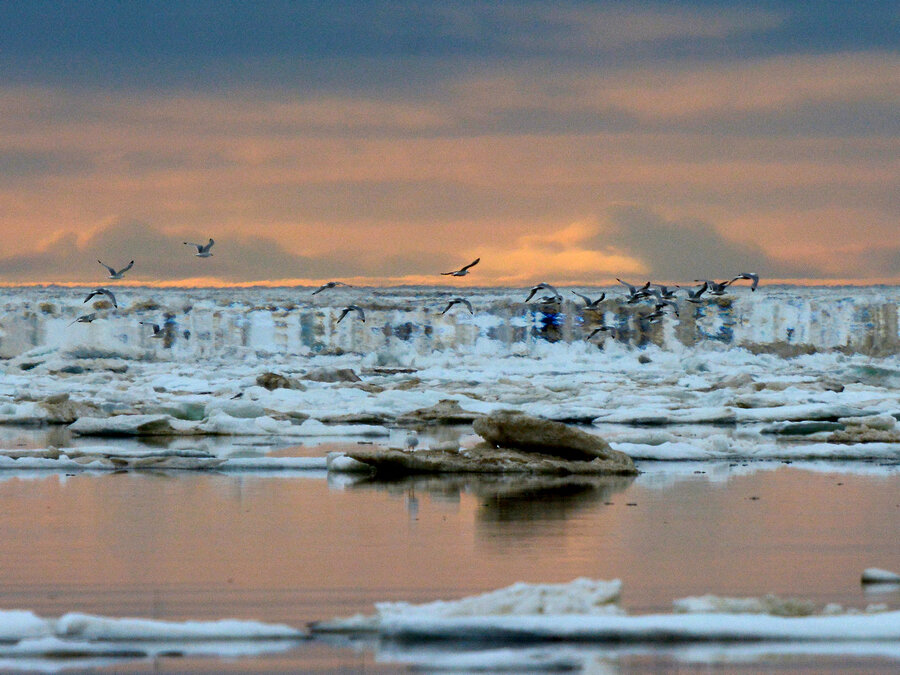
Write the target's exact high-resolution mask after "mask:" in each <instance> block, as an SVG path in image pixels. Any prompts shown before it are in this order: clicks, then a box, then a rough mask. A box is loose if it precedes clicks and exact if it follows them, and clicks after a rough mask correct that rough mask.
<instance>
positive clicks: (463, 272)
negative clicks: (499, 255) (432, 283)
mask: <svg viewBox="0 0 900 675" xmlns="http://www.w3.org/2000/svg"><path fill="white" fill-rule="evenodd" d="M479 262H481V258H475V260H473V261H472V262H470V263H469V264H468V265H466V266H465V267H460V268H459V269H458V270H454V271H452V272H441V275H442V276H447V275H448V274H449V275H450V276H451V277H464V276H466V275H467V274H468V273H469V268H470V267H475V265H477V264H478V263H479Z"/></svg>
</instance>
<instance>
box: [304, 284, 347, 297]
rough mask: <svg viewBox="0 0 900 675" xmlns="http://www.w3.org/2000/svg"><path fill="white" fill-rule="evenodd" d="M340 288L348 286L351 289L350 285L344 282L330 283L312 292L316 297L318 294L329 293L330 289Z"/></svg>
mask: <svg viewBox="0 0 900 675" xmlns="http://www.w3.org/2000/svg"><path fill="white" fill-rule="evenodd" d="M338 286H347V287H348V288H349V287H351V286H350V284H345V283H344V282H343V281H329V282H328V283H324V284H322V285H321V286H319V287H318V288H317V289H316V290H314V291H313V292H312V294H313V295H315V294H316V293H321V292H322V291H327V290H328V289H329V288H337V287H338Z"/></svg>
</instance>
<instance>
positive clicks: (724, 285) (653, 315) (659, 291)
mask: <svg viewBox="0 0 900 675" xmlns="http://www.w3.org/2000/svg"><path fill="white" fill-rule="evenodd" d="M184 244H185V245H186V246H193V247H195V248H196V249H197V252H196V253H195V254H194V255H195V256H196V257H198V258H209V257H210V256H212V252H211V249H212V247H213V244H215V241H214V240H213V239H210V240H209V241H208V242H207V243H205V244H197V243H194V242H190V241H186V242H184ZM97 262H98V263H100V264H101V265H103V267H105V268H106V269H107V271H108V272H109V274H108V278H109V279H113V280H118V279H122V278H123V277H124V275H125V273H126V272H127V271H128V270H130V269H131V268H132V267H133V266H134V260H132V261H131V262H129V263H128V264H127V265H126V266H125V267H123V268H121V269H118V270H117V269H115V268H114V267H110V266H109V265H107V264H106V263H104V262H103V261H101V260H98V261H97ZM479 262H481V258H475V260H473V261H472V262H470V263H469V264H468V265H464V266H463V267H460V268H459V269H457V270H453V271H451V272H441V275H442V276H453V277H464V276H466V275H467V274H468V273H469V270H470V269H471V268H472V267H474V266H475V265H477V264H478V263H479ZM740 280H747V281H750V282H751V284H750V290H751V291H755V290H756V288H757V286H758V285H759V275H758V274H756V273H753V272H742V273H740V274H739V275H737V276H736V277H734V278H733V279H729V280H727V281H713V280H711V279H695V280H694V281H695V283H697V284H699V285H698V286H696V287H694V288H682V287H681V286H678V285H676V286H675V288H676V289H678V290H684V291H685V292H686V293H687V298H686V299H687V301H688V302H691V303H694V304H700V303H703V302H705V301H706V299H705V298H703V297H702V296H703V295H704V294H707V293H708V294H709V295H711V296H721V295H724V294H725V293H726V291H727V289H728V286H730V285H731V284H733V283H735V282H736V281H740ZM616 281H618V282H619V283H620V284H622V285H623V286H625V287H626V288H627V289H628V294H627V295H626V296H625V303H626V304H629V305H633V304H636V303H639V302H643V301H645V300H649V301H651V302H653V301H655V304H654V307H653V310H652V311H650V312H649V313H647V314H640V315H638V319H639V320H640V322H641V323H644V322H646V323H654V322H656V321H659V320H660V319H662V318H663V317H664V316H665V310H666V309H667V308H671V309H672V311H673V312H674V314H675V315H676V316H678V304H677V303H676V302H675V298H676V295H675V294H676V292H677V291H676V290H675V289H670V288H669V287H668V286H665V285H663V284H656V283H652V282H650V281H647V282H646V283H644V285H643V286H632V285H631V284H629V283H628V282H626V281H622V280H621V279H618V278H617V279H616ZM340 286H343V287H348V288H350V287H352V286H351V285H350V284H347V283H344V282H343V281H329V282H327V283H324V284H322V285H321V286H319V287H318V288H317V289H316V290H314V291H313V292H312V295H317V294H319V293H321V292H322V291H327V290H329V289H332V288H337V287H340ZM540 291H544V292H547V293H550V295H543V296H541V297H540V298H539V302H540V303H541V304H542V305H559V304H561V303H562V301H563V297H562V295H561V294H560V293H559V291H557V290H556V288H554V287H553V286H551V285H550V284H548V283H545V282H541V283H539V284H537V285H536V286H532V288H531V291H530V292H529V293H528V297H526V298H525V302H526V303H527V302H529V301H530V300H531V299H532V298H533V297H534V296H535V295H537V294H538V293H539V292H540ZM572 293H574V294H575V295H577V296H578V297H579V298H581V300H582V301H583V302H584V309H587V310H599V309H600V303H601V302H603V301H604V300H605V299H606V293H601V294H600V296H599V297H598V298H594V299H591V298H590V297H588V296H586V295H584V294H582V293H578V292H577V291H572ZM98 295H103V296H106V297H107V298H109V301H110V302H111V303H112V305H113V307H115V308H117V309H118V307H119V305H118V303H117V302H116V296H115V295H114V294H113V292H112V291H111V290H109V289H108V288H95V289H94V290H92V291H91V292H90V293H88V295H87V297H86V298H85V299H84V302H87V301H88V300H90V299H91V298H94V297H96V296H98ZM454 305H462V306H464V307H465V308H466V309H468V310H469V313H470V314H474V313H475V310H474V309H473V308H472V303H471V302H469V301H468V300H467V299H466V298H463V297H455V298H452V299H451V300H450V301H449V302H448V303H447V306H446V307H445V308H444V310H443V311H442V312H441V314H446V313H447V312H448V311H449V310H450V309H451V308H452V307H453V306H454ZM351 313H355V314H356V316H357V318H358V319H359V320H360V321H362V322H365V320H366V313H365V310H364V309H363V308H362V307H360V306H359V305H356V304H352V305H347V306H346V307H344V308H343V309H342V310H341V314H340V316H339V317H338V320H337V322H336V323H340V322H341V321H343V320H344V318H345V317H346V316H347V315H349V314H351ZM96 318H97V314H96V312H92V313H90V314H84V315H82V316H79V317H78V318H77V319H75V320H74V321H73V322H72V324H74V323H91V322H92V321H93V320H94V319H96ZM139 323H141V324H143V325H148V326H151V327H152V328H153V335H152V336H151V337H154V338H162V337H164V336H165V330H164V328H161V327H160V326H159V324H155V323H151V322H149V321H141V322H139ZM72 324H69V325H72ZM612 330H615V329H614V327H612V326H607V325H605V324H603V323H602V319H601V325H600V326H598V327H596V328H594V329H593V330H592V331H591V333H590V334H589V335H588V336H587V339H588V340H590V339H591V338H592V337H594V336H595V335H597V334H598V333H601V332H608V331H612Z"/></svg>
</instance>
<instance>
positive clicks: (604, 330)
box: [585, 324, 615, 340]
mask: <svg viewBox="0 0 900 675" xmlns="http://www.w3.org/2000/svg"><path fill="white" fill-rule="evenodd" d="M611 330H615V329H614V328H613V327H612V326H607V325H606V324H603V325H602V326H597V327H596V328H595V329H594V330H592V331H591V332H590V335H588V336H587V337H586V338H585V340H590V339H591V338H592V337H594V336H595V335H596V334H597V333H607V332H609V331H611Z"/></svg>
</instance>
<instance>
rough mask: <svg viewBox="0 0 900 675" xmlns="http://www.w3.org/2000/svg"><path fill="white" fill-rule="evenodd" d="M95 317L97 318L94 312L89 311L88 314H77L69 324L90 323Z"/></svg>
mask: <svg viewBox="0 0 900 675" xmlns="http://www.w3.org/2000/svg"><path fill="white" fill-rule="evenodd" d="M96 318H97V313H96V312H91V313H90V314H82V315H81V316H79V317H78V318H77V319H75V320H74V321H73V322H72V323H70V324H69V325H70V326H71V325H72V324H73V323H90V322H91V321H93V320H94V319H96Z"/></svg>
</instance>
